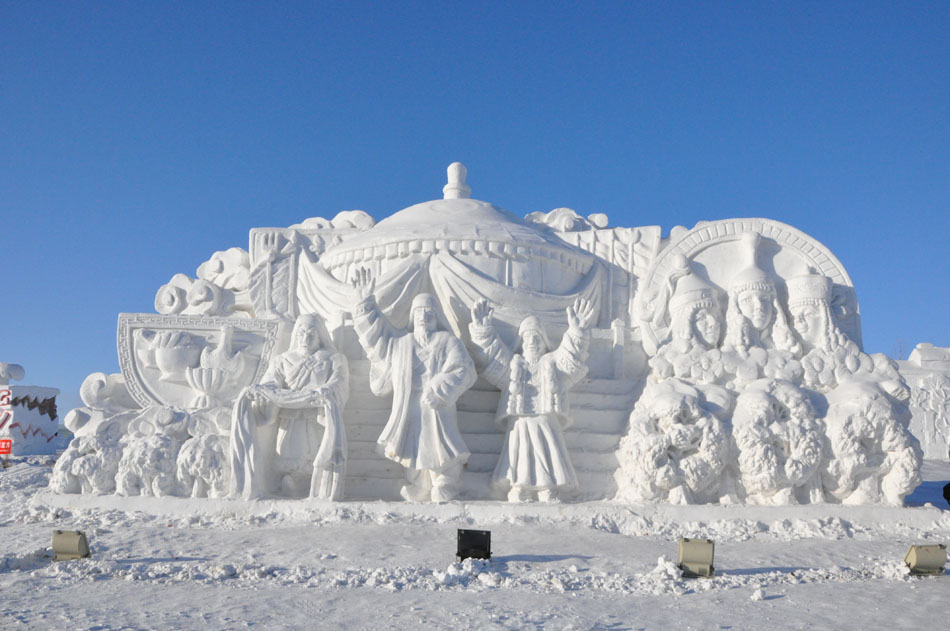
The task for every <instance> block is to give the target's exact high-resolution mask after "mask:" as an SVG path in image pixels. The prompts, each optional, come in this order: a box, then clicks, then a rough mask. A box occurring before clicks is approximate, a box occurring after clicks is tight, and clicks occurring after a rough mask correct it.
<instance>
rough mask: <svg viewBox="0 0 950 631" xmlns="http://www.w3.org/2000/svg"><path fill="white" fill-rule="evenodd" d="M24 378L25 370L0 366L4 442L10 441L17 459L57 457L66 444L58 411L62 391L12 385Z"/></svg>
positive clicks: (0, 429) (0, 425) (0, 423)
mask: <svg viewBox="0 0 950 631" xmlns="http://www.w3.org/2000/svg"><path fill="white" fill-rule="evenodd" d="M24 376H26V371H25V370H23V366H20V365H19V364H7V363H0V440H5V441H10V451H9V453H11V454H14V455H17V456H23V455H28V454H51V453H55V452H56V451H57V450H60V449H62V448H63V447H64V446H65V444H66V440H65V439H64V437H63V436H62V433H61V429H62V428H61V426H60V421H59V416H58V415H57V411H56V397H57V396H58V395H59V390H57V389H56V388H44V387H41V386H21V385H10V381H20V380H22V379H23V377H24Z"/></svg>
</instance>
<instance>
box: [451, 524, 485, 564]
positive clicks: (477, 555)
mask: <svg viewBox="0 0 950 631" xmlns="http://www.w3.org/2000/svg"><path fill="white" fill-rule="evenodd" d="M455 558H456V559H458V561H459V562H460V563H461V562H462V561H464V560H465V559H469V558H471V559H490V558H491V531H490V530H463V529H462V528H459V531H458V551H457V552H456V554H455Z"/></svg>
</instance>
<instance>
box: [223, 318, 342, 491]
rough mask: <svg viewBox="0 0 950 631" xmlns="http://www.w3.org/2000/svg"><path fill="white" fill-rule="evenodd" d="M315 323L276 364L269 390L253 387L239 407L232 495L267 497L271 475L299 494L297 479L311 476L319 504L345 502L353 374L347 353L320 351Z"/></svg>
mask: <svg viewBox="0 0 950 631" xmlns="http://www.w3.org/2000/svg"><path fill="white" fill-rule="evenodd" d="M314 320H315V317H314V316H301V317H300V318H298V320H297V324H296V325H295V326H294V332H293V334H292V342H291V343H292V345H293V347H292V348H291V349H290V350H288V351H287V352H285V353H282V354H280V355H278V356H277V357H274V358H273V359H272V360H271V363H270V365H269V366H268V368H267V371H266V372H265V374H264V377H263V378H262V379H261V383H260V384H258V385H254V386H249V387H247V388H245V389H244V390H243V391H242V392H241V394H240V396H239V397H238V400H237V402H236V403H235V405H234V409H233V412H232V431H231V450H230V451H231V464H232V478H231V480H232V482H231V494H232V495H235V496H242V497H244V498H245V499H253V498H259V497H264V496H266V495H267V494H268V488H269V486H270V482H269V478H270V476H271V474H276V475H278V476H280V485H281V488H282V490H283V492H284V493H285V494H288V495H295V494H297V482H296V480H295V478H297V477H299V476H301V475H307V474H309V475H310V476H311V479H310V483H311V484H310V496H311V497H315V498H321V499H340V498H342V496H343V476H344V473H345V468H346V434H345V431H344V429H343V418H342V414H343V406H344V405H345V404H346V399H347V396H348V392H349V390H348V369H347V363H346V358H345V357H344V356H343V355H342V354H341V353H337V352H334V351H332V350H328V349H326V348H318V345H319V334H318V333H317V332H316V328H315V325H314V324H313V322H314ZM307 336H313V337H312V338H309V339H304V338H307ZM314 338H315V340H314ZM275 425H276V435H275V433H274V431H273V428H274V426H275ZM320 426H323V430H322V431H321V430H320V429H319V427H320ZM268 430H270V431H268ZM311 471H312V473H311Z"/></svg>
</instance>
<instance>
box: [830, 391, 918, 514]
mask: <svg viewBox="0 0 950 631" xmlns="http://www.w3.org/2000/svg"><path fill="white" fill-rule="evenodd" d="M828 400H829V407H828V414H827V416H826V423H827V426H828V434H827V436H828V437H827V441H828V446H829V451H830V454H829V455H830V456H831V458H829V459H827V460H826V461H825V463H824V468H823V469H822V472H821V476H822V481H823V483H824V488H825V490H826V492H827V494H828V496H829V499H830V500H832V501H840V502H841V503H843V504H872V503H877V502H881V501H883V502H886V503H888V504H891V505H893V506H901V505H902V504H903V503H904V497H905V496H906V495H907V494H909V493H910V492H911V491H913V490H914V489H915V488H916V487H917V485H918V484H920V460H921V452H920V447H919V444H918V442H917V439H915V438H914V437H913V436H911V435H910V434H909V433H908V432H907V430H906V428H905V426H904V424H902V423H901V422H900V421H899V420H896V419H895V410H894V405H893V403H892V401H890V400H889V399H888V397H887V396H886V395H885V394H884V393H883V392H881V390H880V388H878V387H877V386H876V385H874V384H873V383H869V382H866V381H854V382H851V383H848V384H845V385H843V386H840V387H839V388H837V389H836V390H835V391H834V392H833V393H832V394H831V395H829V397H828Z"/></svg>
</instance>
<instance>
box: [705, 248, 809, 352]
mask: <svg viewBox="0 0 950 631" xmlns="http://www.w3.org/2000/svg"><path fill="white" fill-rule="evenodd" d="M760 240H761V237H760V236H759V234H758V233H756V232H748V233H745V234H743V235H742V246H743V249H744V255H745V258H746V266H745V267H744V268H743V269H741V270H739V271H738V272H737V273H736V274H735V275H734V276H733V277H732V280H731V282H730V284H729V304H728V306H727V308H726V339H725V342H724V347H726V348H728V349H730V350H734V351H736V352H738V353H739V354H740V355H743V356H747V355H748V354H749V350H750V349H752V348H763V349H778V350H783V351H788V352H790V353H791V354H792V355H795V356H798V354H799V353H800V352H801V346H800V345H799V344H798V342H797V341H796V340H795V338H794V336H793V335H792V332H791V330H790V329H789V327H788V323H787V321H786V319H785V312H784V311H783V310H782V307H781V305H780V304H779V302H778V294H777V292H776V290H775V283H774V282H773V281H772V279H771V278H770V277H769V275H768V274H767V273H766V272H765V271H764V270H763V269H761V268H760V267H759V265H758V262H757V260H756V254H757V250H758V246H759V241H760Z"/></svg>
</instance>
